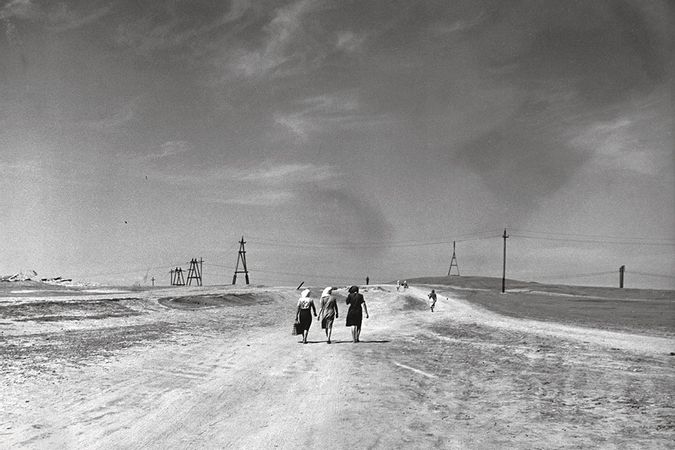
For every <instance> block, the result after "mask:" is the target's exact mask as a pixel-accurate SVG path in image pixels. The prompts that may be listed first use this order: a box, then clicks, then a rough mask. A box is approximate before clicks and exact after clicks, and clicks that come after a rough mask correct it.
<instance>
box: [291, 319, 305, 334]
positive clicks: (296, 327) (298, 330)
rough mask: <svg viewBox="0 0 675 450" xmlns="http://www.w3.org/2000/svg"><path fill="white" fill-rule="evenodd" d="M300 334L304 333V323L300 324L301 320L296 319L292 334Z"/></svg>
mask: <svg viewBox="0 0 675 450" xmlns="http://www.w3.org/2000/svg"><path fill="white" fill-rule="evenodd" d="M298 334H302V325H300V321H299V320H296V321H295V323H294V324H293V329H292V330H291V335H293V336H297V335H298Z"/></svg>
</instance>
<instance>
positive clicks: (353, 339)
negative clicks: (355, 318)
mask: <svg viewBox="0 0 675 450" xmlns="http://www.w3.org/2000/svg"><path fill="white" fill-rule="evenodd" d="M352 342H356V325H352Z"/></svg>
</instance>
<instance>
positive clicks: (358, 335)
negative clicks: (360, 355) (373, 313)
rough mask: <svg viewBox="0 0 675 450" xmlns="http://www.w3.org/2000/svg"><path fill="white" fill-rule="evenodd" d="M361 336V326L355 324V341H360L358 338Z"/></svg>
mask: <svg viewBox="0 0 675 450" xmlns="http://www.w3.org/2000/svg"><path fill="white" fill-rule="evenodd" d="M360 337H361V327H360V326H357V327H356V342H360V341H359V338H360Z"/></svg>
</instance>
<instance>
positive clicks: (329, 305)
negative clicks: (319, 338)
mask: <svg viewBox="0 0 675 450" xmlns="http://www.w3.org/2000/svg"><path fill="white" fill-rule="evenodd" d="M332 292H333V287H331V286H328V287H327V288H326V289H324V290H323V293H322V294H321V303H320V308H319V317H317V319H321V328H323V329H324V330H326V339H327V340H326V343H328V344H330V336H331V334H332V333H333V322H334V321H335V319H337V318H338V306H337V301H336V300H335V297H333V295H332Z"/></svg>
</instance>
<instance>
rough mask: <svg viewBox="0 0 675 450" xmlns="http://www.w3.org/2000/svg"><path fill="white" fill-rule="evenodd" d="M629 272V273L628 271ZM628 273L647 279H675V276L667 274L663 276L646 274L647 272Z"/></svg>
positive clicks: (660, 274)
mask: <svg viewBox="0 0 675 450" xmlns="http://www.w3.org/2000/svg"><path fill="white" fill-rule="evenodd" d="M627 272H628V271H627ZM628 273H630V274H635V275H642V276H645V277H657V278H670V279H675V276H674V275H666V274H662V273H645V272H634V271H630V272H628Z"/></svg>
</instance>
